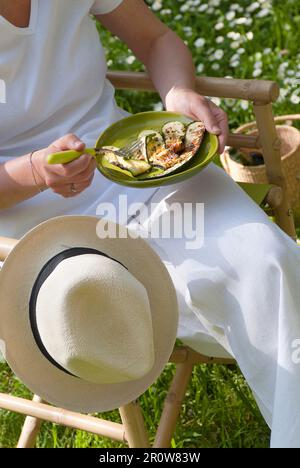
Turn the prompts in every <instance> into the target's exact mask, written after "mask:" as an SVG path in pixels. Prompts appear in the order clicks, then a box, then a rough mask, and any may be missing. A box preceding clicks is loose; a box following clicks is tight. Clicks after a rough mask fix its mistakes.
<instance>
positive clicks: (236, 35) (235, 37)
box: [227, 31, 241, 41]
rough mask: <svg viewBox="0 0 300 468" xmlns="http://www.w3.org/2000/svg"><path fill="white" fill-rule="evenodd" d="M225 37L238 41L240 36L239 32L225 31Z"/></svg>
mask: <svg viewBox="0 0 300 468" xmlns="http://www.w3.org/2000/svg"><path fill="white" fill-rule="evenodd" d="M227 37H229V39H233V40H234V41H238V40H239V39H240V38H241V35H240V33H239V32H234V31H229V33H227Z"/></svg>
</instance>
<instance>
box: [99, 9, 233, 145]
mask: <svg viewBox="0 0 300 468" xmlns="http://www.w3.org/2000/svg"><path fill="white" fill-rule="evenodd" d="M97 18H98V19H99V20H100V22H101V23H102V24H103V25H104V26H105V27H107V29H109V30H110V31H111V32H112V33H113V34H115V35H116V36H118V37H119V38H120V39H121V40H123V41H124V42H125V43H126V44H127V45H128V47H129V48H130V49H131V50H132V51H133V53H134V54H135V55H136V56H137V58H138V59H139V60H141V61H142V62H143V63H144V65H145V66H146V68H147V71H148V73H149V75H150V77H151V79H152V81H153V83H154V85H155V87H156V89H157V90H158V92H159V93H160V96H161V98H162V100H163V102H164V104H165V107H166V109H167V110H171V111H175V112H180V113H182V114H185V115H188V116H190V117H192V118H194V119H200V120H203V121H204V123H205V125H206V128H207V130H208V131H209V132H211V133H215V134H217V135H219V146H220V151H223V149H224V145H225V141H226V139H227V135H228V124H227V116H226V114H225V112H224V111H222V110H221V109H220V108H218V107H217V106H215V105H214V104H213V103H212V102H211V101H209V100H207V99H206V98H204V97H203V96H200V95H199V94H197V92H196V91H195V69H194V65H193V60H192V56H191V53H190V51H189V49H188V48H187V47H186V45H185V44H184V42H183V41H182V40H181V39H180V38H179V37H178V36H177V35H176V34H175V33H174V32H173V31H171V30H170V29H169V28H168V27H167V26H166V25H165V24H163V23H162V22H161V21H160V20H159V19H158V18H157V17H156V16H155V15H154V14H153V13H152V12H151V10H150V9H149V8H148V7H147V5H146V4H145V3H144V1H143V0H124V1H123V3H122V4H121V5H120V6H119V7H118V8H116V9H115V10H114V11H112V12H111V13H108V14H106V15H98V16H97Z"/></svg>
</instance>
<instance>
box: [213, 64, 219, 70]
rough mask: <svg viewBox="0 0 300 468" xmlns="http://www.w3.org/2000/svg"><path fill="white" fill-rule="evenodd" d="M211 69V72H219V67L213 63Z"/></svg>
mask: <svg viewBox="0 0 300 468" xmlns="http://www.w3.org/2000/svg"><path fill="white" fill-rule="evenodd" d="M211 68H212V69H213V70H220V65H219V64H218V63H213V64H212V66H211Z"/></svg>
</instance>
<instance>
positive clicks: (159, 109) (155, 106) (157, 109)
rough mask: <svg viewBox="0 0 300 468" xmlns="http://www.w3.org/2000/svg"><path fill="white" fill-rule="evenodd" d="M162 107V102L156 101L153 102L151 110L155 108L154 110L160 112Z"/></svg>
mask: <svg viewBox="0 0 300 468" xmlns="http://www.w3.org/2000/svg"><path fill="white" fill-rule="evenodd" d="M163 109H164V106H163V103H162V102H156V103H155V104H153V110H155V111H156V112H160V111H162V110H163Z"/></svg>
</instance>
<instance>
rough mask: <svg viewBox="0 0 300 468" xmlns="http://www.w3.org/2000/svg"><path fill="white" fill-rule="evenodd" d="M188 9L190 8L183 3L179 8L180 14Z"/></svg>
mask: <svg viewBox="0 0 300 468" xmlns="http://www.w3.org/2000/svg"><path fill="white" fill-rule="evenodd" d="M189 9H190V6H189V5H188V4H187V3H185V4H184V5H182V6H181V7H180V11H181V13H185V12H186V11H188V10H189Z"/></svg>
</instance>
